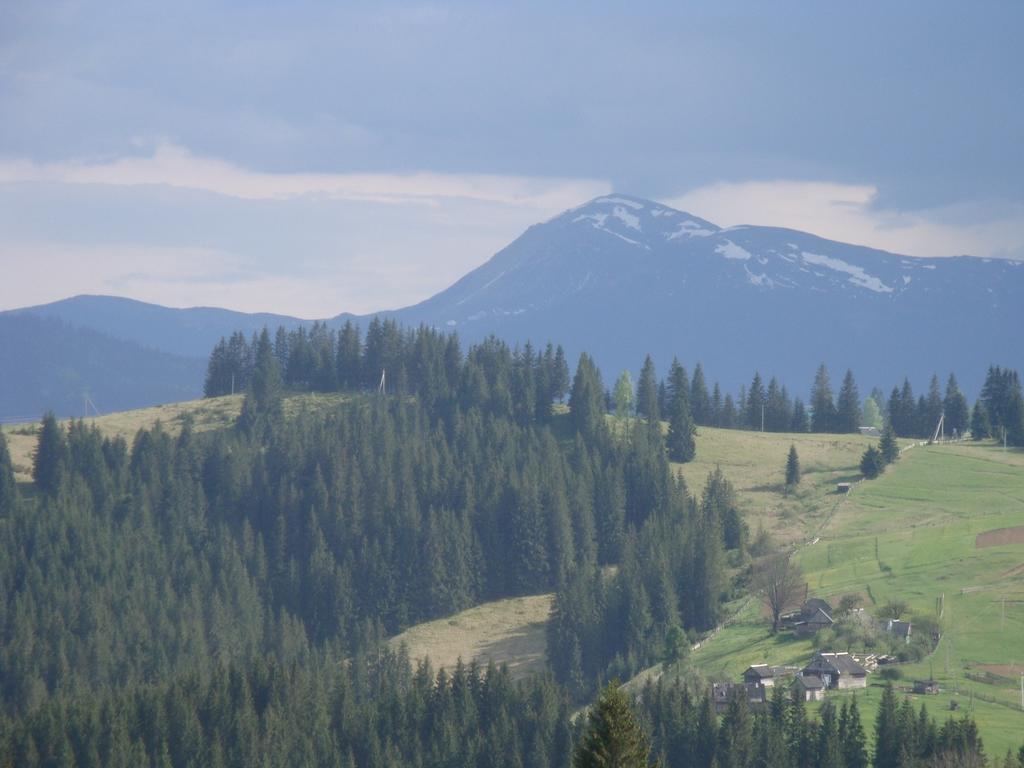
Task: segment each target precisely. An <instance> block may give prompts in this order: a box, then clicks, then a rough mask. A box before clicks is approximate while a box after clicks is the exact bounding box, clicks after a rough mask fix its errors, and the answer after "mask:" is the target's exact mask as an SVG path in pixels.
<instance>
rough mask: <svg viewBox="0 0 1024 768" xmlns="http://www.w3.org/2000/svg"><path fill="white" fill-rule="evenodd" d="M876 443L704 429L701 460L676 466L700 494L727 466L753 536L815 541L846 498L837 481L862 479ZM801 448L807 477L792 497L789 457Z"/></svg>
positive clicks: (700, 430) (837, 437) (699, 449)
mask: <svg viewBox="0 0 1024 768" xmlns="http://www.w3.org/2000/svg"><path fill="white" fill-rule="evenodd" d="M873 442H877V440H876V439H874V438H870V437H864V436H862V435H808V434H786V433H773V432H746V431H740V430H734V429H713V428H711V427H700V428H698V430H697V458H696V459H695V460H694V461H692V462H690V463H688V464H674V465H673V467H674V468H676V469H678V470H679V471H681V472H682V474H683V477H684V478H686V483H687V485H688V486H689V488H690V492H691V493H696V494H698V495H699V494H700V492H701V491H702V490H703V488H704V484H705V481H706V480H707V476H708V475H709V474H710V473H711V472H713V471H714V470H715V467H721V468H722V473H723V474H724V475H725V477H726V478H727V479H728V480H729V481H730V482H731V483H732V484H733V485H734V486H735V488H736V491H737V494H738V496H739V500H740V506H741V507H742V509H743V511H744V513H745V514H746V519H747V523H748V525H749V526H750V530H751V532H752V533H753V532H755V531H757V529H758V526H760V525H763V526H764V527H765V529H766V530H768V531H769V532H770V533H772V535H773V536H775V537H776V538H777V539H778V540H780V541H785V542H796V541H800V540H803V539H810V538H813V536H814V535H815V534H816V531H817V529H818V528H819V527H820V526H821V525H822V524H823V523H824V522H825V520H826V519H827V518H828V516H829V515H830V514H831V513H832V512H833V510H834V509H835V508H836V505H837V504H838V503H839V502H840V501H841V500H842V499H843V496H841V495H839V494H837V493H836V492H835V488H836V483H841V482H853V481H856V480H858V479H859V478H860V470H859V466H860V457H861V454H863V453H864V449H865V448H867V447H868V445H870V444H871V443H873ZM790 445H795V446H796V451H797V454H798V455H799V457H800V469H801V472H802V475H803V478H802V480H801V482H800V485H799V487H798V488H797V489H796V490H795V491H794V492H792V493H790V494H788V495H787V494H786V493H785V487H784V477H785V466H786V457H787V455H788V454H789V447H790Z"/></svg>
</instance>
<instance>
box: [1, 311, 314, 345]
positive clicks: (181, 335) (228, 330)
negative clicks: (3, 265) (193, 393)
mask: <svg viewBox="0 0 1024 768" xmlns="http://www.w3.org/2000/svg"><path fill="white" fill-rule="evenodd" d="M21 314H32V315H37V316H39V317H49V318H54V319H57V320H61V321H63V322H65V323H70V324H71V325H75V326H81V327H83V328H91V329H92V330H94V331H99V332H100V333H104V334H107V335H108V336H112V337H114V338H118V339H124V340H125V341H132V342H135V343H137V344H142V345H143V346H147V347H153V348H154V349H159V350H161V351H163V352H170V353H171V354H174V355H181V356H183V357H193V358H202V359H204V360H205V359H207V358H208V357H209V355H210V350H211V349H213V345H214V344H216V343H217V341H218V340H219V339H220V338H221V337H222V336H230V335H231V334H232V333H234V332H235V331H243V332H244V333H245V334H246V336H250V335H252V333H253V332H254V331H259V330H260V329H262V328H263V327H264V326H268V327H270V328H275V327H277V326H278V325H284V326H286V327H288V328H294V327H295V326H297V325H299V324H300V323H302V322H304V321H302V320H299V319H298V318H295V317H288V316H286V315H274V314H270V313H267V312H258V313H247V312H235V311H233V310H230V309H218V308H215V307H190V308H188V309H173V308H171V307H162V306H159V305H157V304H147V303H146V302H144V301H136V300H134V299H125V298H121V297H118V296H73V297H71V298H69V299H62V300H61V301H55V302H53V303H51V304H42V305H39V306H35V307H27V308H25V309H16V310H11V311H10V312H4V313H0V317H3V316H4V315H21Z"/></svg>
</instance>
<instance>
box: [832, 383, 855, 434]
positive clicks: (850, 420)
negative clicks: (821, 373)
mask: <svg viewBox="0 0 1024 768" xmlns="http://www.w3.org/2000/svg"><path fill="white" fill-rule="evenodd" d="M860 421H861V410H860V393H859V392H858V391H857V382H855V381H854V379H853V371H851V370H847V371H846V376H844V377H843V386H842V387H841V388H840V389H839V401H838V403H837V404H836V422H835V431H836V432H841V433H853V432H857V431H858V429H859V428H860Z"/></svg>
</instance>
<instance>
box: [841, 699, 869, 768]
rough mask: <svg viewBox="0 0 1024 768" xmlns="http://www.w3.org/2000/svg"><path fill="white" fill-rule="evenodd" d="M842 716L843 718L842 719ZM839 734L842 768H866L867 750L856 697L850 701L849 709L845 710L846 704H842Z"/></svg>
mask: <svg viewBox="0 0 1024 768" xmlns="http://www.w3.org/2000/svg"><path fill="white" fill-rule="evenodd" d="M844 715H845V717H843V716H844ZM840 732H841V734H842V748H843V766H844V768H867V765H868V750H867V746H866V738H865V735H864V726H863V725H862V724H861V722H860V710H859V709H858V707H857V697H856V696H854V697H853V698H852V699H851V700H850V703H849V708H847V704H846V702H845V701H844V702H843V712H842V714H841V715H840Z"/></svg>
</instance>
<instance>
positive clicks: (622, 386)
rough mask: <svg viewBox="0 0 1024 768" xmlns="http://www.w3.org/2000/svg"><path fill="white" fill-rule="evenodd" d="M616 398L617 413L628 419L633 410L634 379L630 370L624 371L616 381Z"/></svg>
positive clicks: (620, 416) (619, 416) (614, 396)
mask: <svg viewBox="0 0 1024 768" xmlns="http://www.w3.org/2000/svg"><path fill="white" fill-rule="evenodd" d="M612 396H613V398H614V399H615V415H616V416H617V417H618V418H620V419H627V418H629V416H630V415H631V414H632V412H633V379H632V377H631V376H630V375H629V371H623V372H622V373H621V374H620V375H619V378H618V379H617V380H616V382H615V390H614V392H613V395H612Z"/></svg>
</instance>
